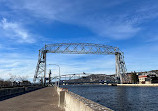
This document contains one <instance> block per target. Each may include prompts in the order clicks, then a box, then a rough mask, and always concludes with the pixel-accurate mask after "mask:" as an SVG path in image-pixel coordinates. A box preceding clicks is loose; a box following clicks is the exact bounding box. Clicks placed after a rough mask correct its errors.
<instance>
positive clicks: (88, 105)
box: [56, 87, 112, 111]
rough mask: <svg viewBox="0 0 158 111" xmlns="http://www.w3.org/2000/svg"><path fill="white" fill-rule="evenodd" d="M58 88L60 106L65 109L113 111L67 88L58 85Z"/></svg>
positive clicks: (66, 110) (74, 110)
mask: <svg viewBox="0 0 158 111" xmlns="http://www.w3.org/2000/svg"><path fill="white" fill-rule="evenodd" d="M56 89H57V93H58V94H59V106H60V107H61V108H64V109H65V111H112V110H111V109H109V108H106V107H104V106H102V105H100V104H98V103H95V102H93V101H91V100H88V99H86V98H84V97H81V96H79V95H77V94H75V93H72V92H70V91H67V90H65V89H62V88H58V87H56Z"/></svg>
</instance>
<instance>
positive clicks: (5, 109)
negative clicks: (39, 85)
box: [0, 87, 64, 111]
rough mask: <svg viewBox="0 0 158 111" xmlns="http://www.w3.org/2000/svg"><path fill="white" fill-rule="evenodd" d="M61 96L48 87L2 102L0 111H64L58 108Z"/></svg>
mask: <svg viewBox="0 0 158 111" xmlns="http://www.w3.org/2000/svg"><path fill="white" fill-rule="evenodd" d="M58 100H59V96H58V94H57V92H56V90H55V88H53V87H46V88H43V89H39V90H36V91H33V92H30V93H26V94H23V95H20V96H17V97H13V98H10V99H7V100H4V101H1V102H0V111H64V110H63V109H61V108H59V107H58Z"/></svg>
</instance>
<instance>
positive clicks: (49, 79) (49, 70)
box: [49, 69, 52, 84]
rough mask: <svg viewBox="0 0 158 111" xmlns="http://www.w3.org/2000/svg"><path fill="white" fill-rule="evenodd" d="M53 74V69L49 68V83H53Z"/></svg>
mask: <svg viewBox="0 0 158 111" xmlns="http://www.w3.org/2000/svg"><path fill="white" fill-rule="evenodd" d="M51 74H52V72H51V69H49V84H51Z"/></svg>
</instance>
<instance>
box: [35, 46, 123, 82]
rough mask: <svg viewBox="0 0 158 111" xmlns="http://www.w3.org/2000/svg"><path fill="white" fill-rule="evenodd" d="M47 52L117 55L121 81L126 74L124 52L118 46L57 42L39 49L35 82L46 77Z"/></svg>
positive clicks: (118, 74)
mask: <svg viewBox="0 0 158 111" xmlns="http://www.w3.org/2000/svg"><path fill="white" fill-rule="evenodd" d="M46 53H62V54H99V55H115V56H117V61H116V64H117V67H116V68H117V69H116V70H117V71H116V74H117V77H118V78H119V79H121V82H122V75H125V72H126V66H125V61H124V54H123V52H122V51H121V50H120V49H119V48H117V47H112V46H108V45H102V44H92V43H55V44H47V45H45V47H43V48H42V49H40V50H39V56H38V62H37V66H36V71H35V76H34V82H35V81H36V79H39V78H41V77H43V78H45V75H46ZM118 70H119V71H118ZM43 73H44V74H43ZM44 83H45V79H44Z"/></svg>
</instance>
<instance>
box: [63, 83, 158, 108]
mask: <svg viewBox="0 0 158 111" xmlns="http://www.w3.org/2000/svg"><path fill="white" fill-rule="evenodd" d="M62 87H64V88H68V89H69V90H70V91H72V92H74V93H76V94H78V95H81V96H83V97H85V98H87V99H90V100H92V101H95V102H97V103H99V104H101V105H103V106H106V107H108V108H110V109H113V110H115V111H158V87H123V86H121V87H119V86H105V85H67V86H62Z"/></svg>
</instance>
